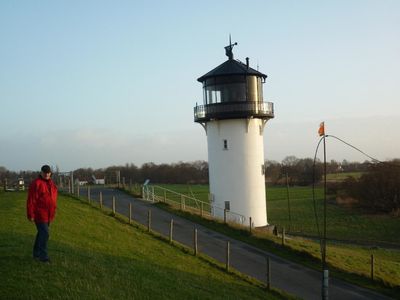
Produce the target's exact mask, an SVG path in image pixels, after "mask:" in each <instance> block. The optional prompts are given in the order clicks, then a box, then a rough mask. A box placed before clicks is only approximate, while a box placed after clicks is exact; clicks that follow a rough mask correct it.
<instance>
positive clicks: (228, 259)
mask: <svg viewBox="0 0 400 300" xmlns="http://www.w3.org/2000/svg"><path fill="white" fill-rule="evenodd" d="M230 248H231V244H230V242H229V241H227V242H226V271H227V272H229V264H230V256H231V249H230Z"/></svg>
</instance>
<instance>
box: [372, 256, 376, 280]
mask: <svg viewBox="0 0 400 300" xmlns="http://www.w3.org/2000/svg"><path fill="white" fill-rule="evenodd" d="M374 264H375V262H374V255H373V254H371V280H372V281H374Z"/></svg>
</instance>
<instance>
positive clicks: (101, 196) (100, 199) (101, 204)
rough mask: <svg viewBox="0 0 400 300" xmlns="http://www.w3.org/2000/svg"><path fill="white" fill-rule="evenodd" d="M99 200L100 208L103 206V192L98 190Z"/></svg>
mask: <svg viewBox="0 0 400 300" xmlns="http://www.w3.org/2000/svg"><path fill="white" fill-rule="evenodd" d="M99 202H100V208H103V192H102V191H100V194H99Z"/></svg>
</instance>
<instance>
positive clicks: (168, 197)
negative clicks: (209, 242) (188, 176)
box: [142, 185, 247, 225]
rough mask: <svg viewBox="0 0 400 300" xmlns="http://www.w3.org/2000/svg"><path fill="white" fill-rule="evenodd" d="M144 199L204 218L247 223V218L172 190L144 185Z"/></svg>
mask: <svg viewBox="0 0 400 300" xmlns="http://www.w3.org/2000/svg"><path fill="white" fill-rule="evenodd" d="M142 199H143V200H147V201H151V202H164V203H168V204H172V205H174V206H177V207H179V208H180V209H181V210H186V211H190V212H193V213H196V214H199V215H201V216H203V217H205V216H206V217H209V218H213V219H218V220H223V221H224V222H225V223H226V222H233V223H237V224H241V225H244V224H246V223H247V220H246V217H245V216H243V215H241V214H239V213H235V212H233V211H230V210H227V209H225V208H222V207H219V206H216V205H214V204H211V203H210V202H205V201H201V200H199V199H196V198H195V197H191V196H187V195H185V194H181V193H178V192H175V191H172V190H170V189H167V188H164V187H161V186H156V185H144V186H143V190H142Z"/></svg>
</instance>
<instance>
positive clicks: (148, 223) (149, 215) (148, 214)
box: [147, 209, 151, 232]
mask: <svg viewBox="0 0 400 300" xmlns="http://www.w3.org/2000/svg"><path fill="white" fill-rule="evenodd" d="M147 231H148V232H150V231H151V209H149V211H148V212H147Z"/></svg>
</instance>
